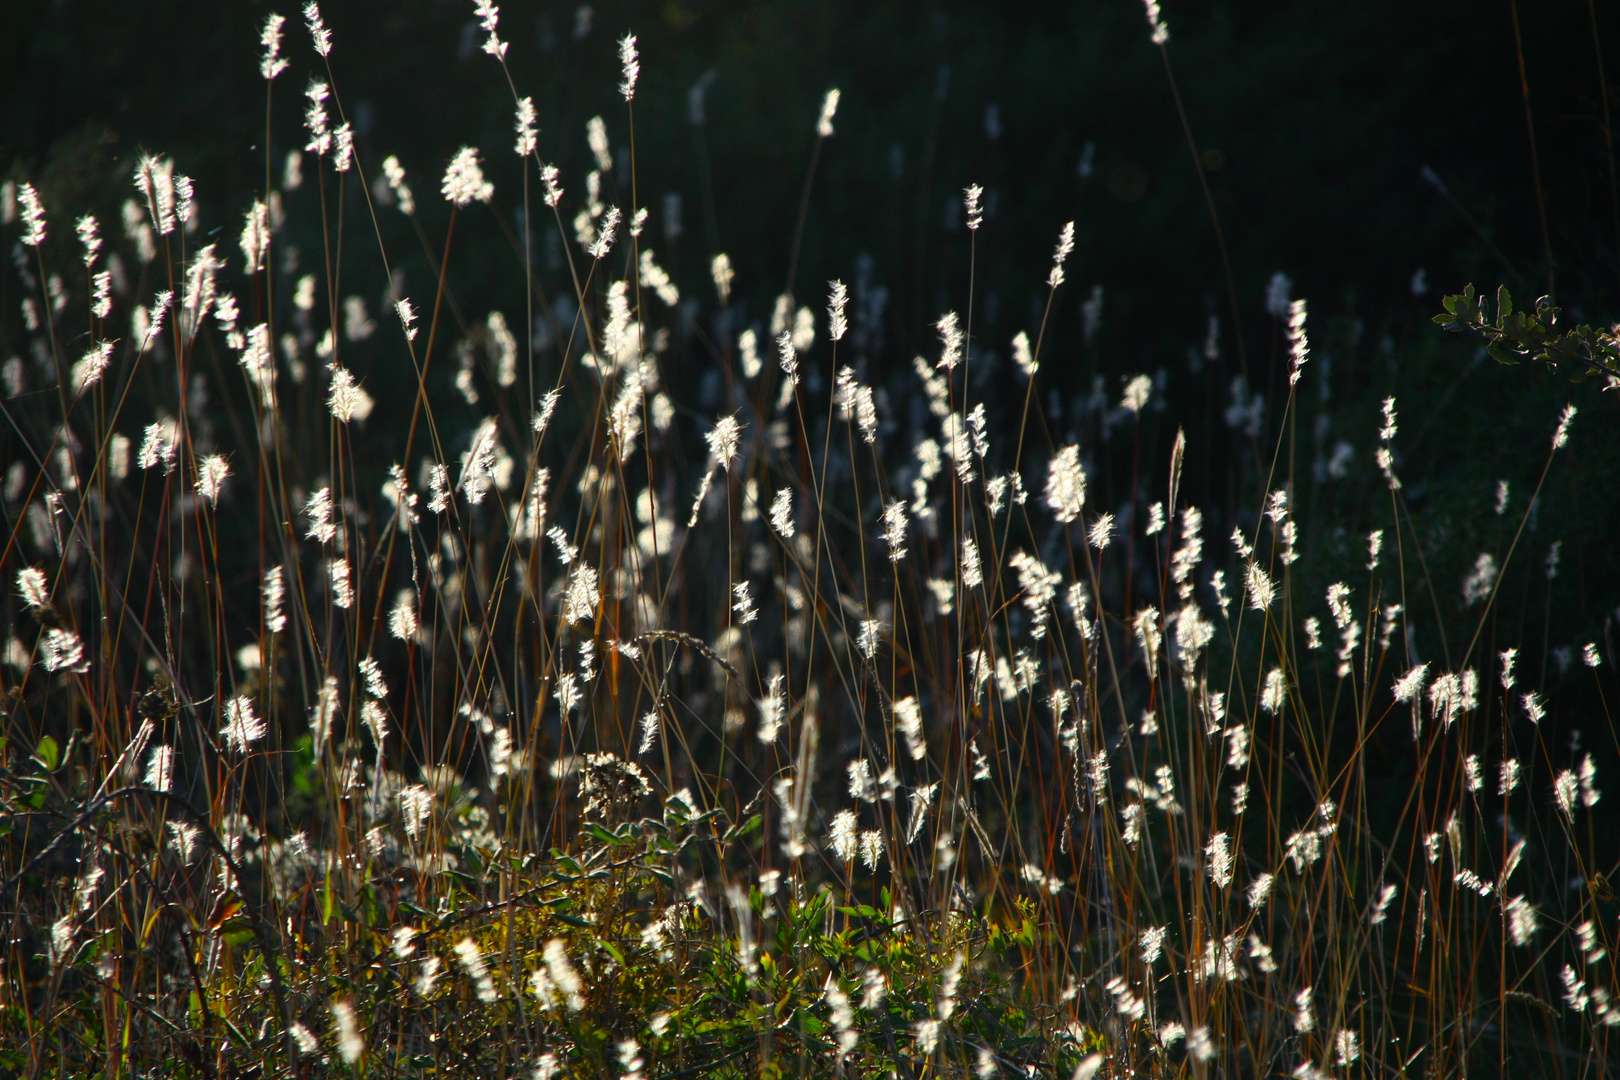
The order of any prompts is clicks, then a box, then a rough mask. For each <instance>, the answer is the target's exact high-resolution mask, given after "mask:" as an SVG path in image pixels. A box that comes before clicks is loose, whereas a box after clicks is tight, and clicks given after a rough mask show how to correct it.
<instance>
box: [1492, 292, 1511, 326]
mask: <svg viewBox="0 0 1620 1080" xmlns="http://www.w3.org/2000/svg"><path fill="white" fill-rule="evenodd" d="M1512 314H1513V294H1512V293H1510V292H1508V287H1507V286H1506V285H1498V286H1497V287H1496V321H1497V323H1498V324H1500V323H1501V321H1502V320H1503V319H1505V318H1507V317H1508V316H1509V315H1512Z"/></svg>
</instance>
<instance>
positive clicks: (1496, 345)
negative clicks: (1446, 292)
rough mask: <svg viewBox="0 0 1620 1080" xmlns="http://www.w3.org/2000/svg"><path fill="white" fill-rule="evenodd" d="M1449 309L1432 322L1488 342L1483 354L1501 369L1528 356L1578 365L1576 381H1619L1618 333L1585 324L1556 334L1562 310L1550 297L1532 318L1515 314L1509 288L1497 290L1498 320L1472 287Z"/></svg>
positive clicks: (1447, 303)
mask: <svg viewBox="0 0 1620 1080" xmlns="http://www.w3.org/2000/svg"><path fill="white" fill-rule="evenodd" d="M1443 303H1444V304H1445V307H1446V310H1445V313H1444V314H1442V315H1436V316H1435V317H1434V321H1435V322H1436V323H1439V324H1440V326H1441V327H1442V328H1443V329H1446V330H1452V331H1462V330H1469V331H1472V332H1473V333H1475V334H1478V335H1480V336H1481V337H1483V338H1484V339H1485V351H1486V352H1487V353H1489V354H1490V356H1491V358H1492V359H1494V360H1495V361H1496V362H1497V363H1499V364H1516V363H1518V362H1519V361H1520V360H1521V359H1523V358H1525V357H1533V358H1535V359H1537V360H1541V361H1544V362H1545V363H1546V364H1547V365H1548V366H1549V367H1557V366H1559V365H1560V364H1570V363H1572V364H1575V365H1576V366H1577V368H1578V370H1577V371H1576V373H1575V375H1574V376H1573V377H1574V378H1575V379H1577V380H1579V379H1588V378H1592V377H1594V376H1597V375H1605V376H1608V377H1610V378H1617V377H1620V336H1616V332H1615V328H1610V329H1608V330H1602V329H1595V328H1593V327H1591V326H1588V325H1586V324H1585V323H1582V324H1580V325H1578V326H1576V327H1575V328H1574V329H1572V330H1556V329H1554V326H1555V324H1556V323H1557V322H1558V313H1559V309H1558V308H1556V307H1554V306H1553V302H1552V300H1551V299H1549V298H1548V297H1545V296H1543V297H1541V298H1540V299H1539V300H1537V301H1536V308H1535V311H1534V313H1531V312H1528V311H1515V310H1514V308H1513V297H1512V296H1511V295H1510V294H1509V293H1508V290H1507V286H1506V285H1500V286H1498V287H1497V289H1496V320H1495V321H1494V322H1492V321H1490V320H1489V319H1488V317H1487V315H1486V312H1485V298H1484V297H1482V296H1479V295H1478V294H1477V293H1476V292H1475V291H1474V286H1473V285H1468V286H1467V287H1466V288H1464V289H1463V291H1462V292H1461V293H1460V294H1457V295H1454V296H1448V297H1446V298H1445V300H1444V301H1443Z"/></svg>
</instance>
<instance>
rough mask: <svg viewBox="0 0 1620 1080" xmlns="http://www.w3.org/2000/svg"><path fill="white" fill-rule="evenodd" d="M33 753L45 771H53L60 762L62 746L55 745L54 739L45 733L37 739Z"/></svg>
mask: <svg viewBox="0 0 1620 1080" xmlns="http://www.w3.org/2000/svg"><path fill="white" fill-rule="evenodd" d="M34 754H35V756H37V757H38V758H39V761H40V763H41V764H42V765H44V766H45V771H46V772H55V771H56V767H57V766H58V765H60V764H61V763H62V748H61V747H59V746H57V745H56V740H55V739H53V738H51V737H50V736H49V735H46V736H45V737H43V738H42V739H40V740H39V745H38V746H37V747H35V748H34Z"/></svg>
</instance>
